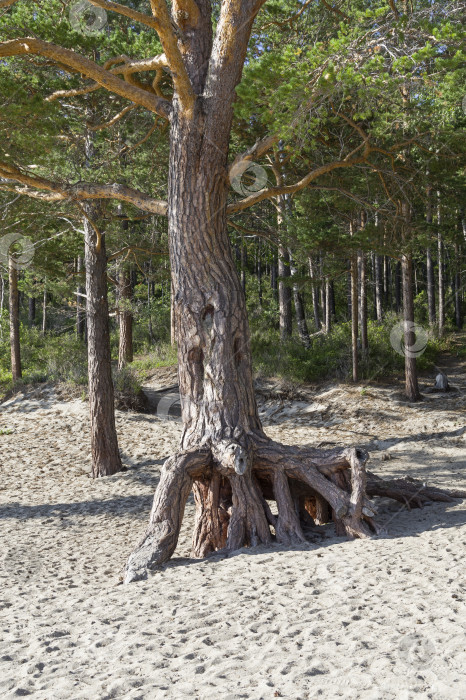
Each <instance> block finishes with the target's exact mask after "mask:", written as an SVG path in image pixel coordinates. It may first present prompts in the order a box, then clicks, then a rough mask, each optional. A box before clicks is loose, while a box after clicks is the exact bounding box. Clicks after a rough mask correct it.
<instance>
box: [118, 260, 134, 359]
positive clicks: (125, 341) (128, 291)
mask: <svg viewBox="0 0 466 700" xmlns="http://www.w3.org/2000/svg"><path fill="white" fill-rule="evenodd" d="M118 287H119V299H118V305H119V309H118V321H119V327H120V337H119V345H118V369H123V367H125V365H127V364H128V363H130V362H132V361H133V312H132V310H131V301H132V298H133V288H132V286H131V277H130V273H129V271H128V270H124V269H122V270H120V273H119V275H118Z"/></svg>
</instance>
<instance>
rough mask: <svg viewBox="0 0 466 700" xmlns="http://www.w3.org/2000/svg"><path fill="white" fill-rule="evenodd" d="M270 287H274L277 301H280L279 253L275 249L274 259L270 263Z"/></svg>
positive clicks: (273, 290) (273, 291)
mask: <svg viewBox="0 0 466 700" xmlns="http://www.w3.org/2000/svg"><path fill="white" fill-rule="evenodd" d="M270 287H271V289H272V293H273V296H274V299H275V301H277V302H278V301H279V295H278V263H277V254H276V252H275V250H274V251H273V260H272V262H271V264H270Z"/></svg>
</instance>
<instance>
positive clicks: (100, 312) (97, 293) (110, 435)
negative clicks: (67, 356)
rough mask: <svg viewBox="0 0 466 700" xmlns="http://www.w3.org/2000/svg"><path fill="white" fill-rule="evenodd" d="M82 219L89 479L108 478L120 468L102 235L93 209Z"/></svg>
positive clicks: (86, 208)
mask: <svg viewBox="0 0 466 700" xmlns="http://www.w3.org/2000/svg"><path fill="white" fill-rule="evenodd" d="M84 206H85V210H86V215H87V217H88V218H85V219H84V222H83V223H84V243H85V265H86V297H87V304H86V312H87V333H88V371H89V408H90V418H91V454H92V475H93V477H94V478H96V477H99V476H110V475H111V474H115V473H116V472H119V471H120V470H121V468H122V465H121V459H120V453H119V450H118V439H117V433H116V427H115V405H114V391H113V381H112V366H111V356H110V330H109V316H108V299H107V255H106V251H105V235H102V236H101V239H100V242H99V241H98V239H97V235H96V232H95V231H94V229H93V227H92V225H91V223H90V221H89V219H90V220H94V219H95V218H96V213H97V212H96V207H95V206H94V205H90V204H86V205H84Z"/></svg>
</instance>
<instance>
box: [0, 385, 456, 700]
mask: <svg viewBox="0 0 466 700" xmlns="http://www.w3.org/2000/svg"><path fill="white" fill-rule="evenodd" d="M279 409H280V406H279V405H277V404H276V403H275V404H272V403H268V404H266V405H265V406H263V410H264V413H265V414H266V415H269V418H268V419H267V420H268V423H269V427H268V428H267V430H268V433H269V434H270V435H271V436H273V437H274V438H278V439H281V440H283V441H284V442H289V443H295V444H305V443H312V444H318V443H322V442H324V441H325V442H335V443H355V442H359V443H361V444H366V445H369V446H370V447H371V450H372V459H371V465H370V466H371V468H372V469H373V470H374V471H376V472H377V473H379V474H382V475H383V474H387V475H388V474H397V475H399V474H408V473H409V474H411V475H412V476H418V477H421V478H422V479H424V480H426V479H428V480H429V483H436V484H439V485H444V486H450V487H453V488H455V487H456V488H465V487H466V439H465V436H466V433H463V434H459V433H461V430H459V431H458V429H461V428H462V427H464V426H465V425H466V420H465V418H466V416H465V412H464V409H465V398H464V394H463V396H462V397H460V398H458V396H455V397H450V398H447V399H445V398H435V397H430V398H429V399H428V400H427V401H426V402H425V403H424V404H423V405H421V406H417V407H411V406H408V405H402V404H398V403H396V402H395V401H394V400H393V397H392V396H391V392H390V391H388V390H384V389H373V388H370V389H368V393H367V394H366V395H364V396H361V395H360V393H359V391H358V390H356V389H349V388H347V387H346V388H345V387H338V388H337V389H334V390H330V391H329V392H324V391H322V390H321V391H320V392H319V396H316V397H314V398H313V399H312V400H311V402H309V401H307V402H306V401H301V402H297V403H295V404H294V405H293V406H291V407H290V406H286V405H285V406H284V407H283V409H284V410H279ZM86 411H87V409H86V407H85V406H84V404H82V403H81V402H80V401H72V402H68V403H64V402H57V401H55V400H54V398H53V396H51V397H50V398H49V399H46V398H45V399H44V398H42V399H41V398H28V399H23V400H18V401H17V402H13V403H10V405H9V406H8V407H0V429H5V428H9V429H11V430H12V431H13V432H12V433H11V434H4V435H2V436H0V467H1V482H0V528H1V548H2V551H1V558H0V564H1V569H0V576H1V610H0V629H1V635H0V695H1V697H3V698H15V697H18V696H22V695H30V696H32V697H34V698H40V699H41V700H55V699H57V700H58V699H59V698H67V699H70V700H71V699H73V700H74V699H78V698H85V699H89V700H97V699H98V700H103V699H104V698H124V699H125V700H126V699H132V700H135V699H136V698H176V699H181V698H202V699H204V698H206V699H207V698H209V699H210V698H212V699H214V698H215V699H221V700H228V699H229V698H232V699H233V698H235V699H236V698H252V699H253V700H261V699H262V698H263V699H264V700H268V699H269V698H274V697H284V698H292V699H293V700H297V699H298V698H303V699H304V698H318V697H325V698H364V699H369V698H371V699H374V700H376V699H377V700H378V699H379V698H390V699H391V698H393V699H395V698H396V699H397V700H399V699H401V700H408V699H409V698H434V699H438V698H440V699H443V698H445V699H447V698H448V699H450V698H458V699H460V698H461V699H462V700H463V699H464V698H466V675H465V674H466V635H465V627H466V613H465V603H464V601H465V595H466V591H465V587H466V586H465V564H464V559H465V555H466V547H465V542H466V524H465V523H466V511H465V502H458V504H457V505H451V504H447V505H445V504H438V505H435V506H432V507H427V508H425V509H423V510H414V511H412V512H407V510H406V509H404V508H401V507H400V506H399V505H397V504H390V505H387V504H382V507H381V509H380V510H381V512H380V516H379V519H380V520H381V521H384V522H385V523H387V525H388V529H389V533H390V534H389V536H388V537H386V538H383V539H374V540H370V541H346V540H343V539H338V538H335V537H334V535H333V528H332V526H326V527H325V528H321V533H320V532H319V534H318V535H316V536H315V538H314V541H313V542H310V543H309V544H308V545H306V546H303V547H299V548H297V549H295V550H289V549H287V548H285V547H278V546H275V547H270V548H259V549H257V550H241V551H240V552H238V553H235V555H234V556H230V557H228V558H222V557H219V556H217V557H214V558H212V559H209V560H203V561H195V560H189V559H188V558H187V557H188V556H189V544H190V534H191V524H192V516H193V506H192V501H190V505H189V507H188V511H187V513H186V516H185V521H184V524H183V530H182V536H181V538H180V543H179V546H178V550H177V552H176V556H175V557H174V558H173V560H172V561H171V563H170V564H169V565H168V566H167V567H166V568H165V569H164V570H163V571H161V572H157V573H154V574H153V575H151V577H150V578H149V580H148V581H146V582H142V583H136V584H132V585H130V586H122V585H118V581H119V578H120V575H121V570H122V567H123V565H124V562H125V559H126V557H127V555H128V553H129V551H130V550H131V549H132V547H133V546H134V544H135V543H136V541H137V540H138V539H139V537H140V536H141V534H142V532H143V529H144V527H145V524H146V520H147V517H148V513H149V510H150V506H151V501H152V495H153V491H154V488H155V486H156V483H157V480H158V474H159V469H160V463H161V460H162V459H163V458H164V457H166V456H167V455H168V454H169V453H170V452H172V451H174V450H176V447H177V440H178V435H179V425H178V424H177V423H175V422H161V421H160V420H158V419H157V418H156V417H155V416H145V415H137V414H134V413H118V415H117V424H118V431H119V436H120V444H121V448H122V451H123V455H124V462H125V464H126V465H128V466H129V467H130V468H129V470H128V471H127V472H125V473H122V474H119V475H116V476H114V477H111V478H106V479H102V480H98V481H95V482H94V481H92V480H91V479H89V478H88V476H87V475H86V473H87V472H88V471H89V455H88V452H89V448H88V438H87V412H86ZM272 414H273V415H272ZM266 422H267V421H266ZM439 432H442V433H444V434H443V435H442V436H439V435H437V436H436V437H435V436H434V437H431V438H430V439H427V438H425V437H424V438H423V439H421V440H419V435H420V434H421V433H426V434H432V433H439ZM445 433H446V434H445ZM413 438H414V439H413ZM390 457H391V458H390Z"/></svg>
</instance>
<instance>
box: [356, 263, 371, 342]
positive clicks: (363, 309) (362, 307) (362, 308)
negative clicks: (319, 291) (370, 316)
mask: <svg viewBox="0 0 466 700" xmlns="http://www.w3.org/2000/svg"><path fill="white" fill-rule="evenodd" d="M358 273H359V295H358V296H359V327H360V331H361V350H362V353H363V355H366V353H367V350H368V347H369V344H368V339H367V287H366V260H365V255H364V253H363V251H362V250H359V251H358Z"/></svg>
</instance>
